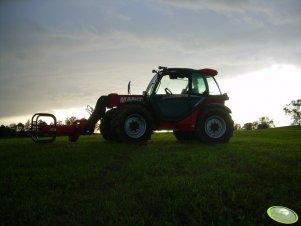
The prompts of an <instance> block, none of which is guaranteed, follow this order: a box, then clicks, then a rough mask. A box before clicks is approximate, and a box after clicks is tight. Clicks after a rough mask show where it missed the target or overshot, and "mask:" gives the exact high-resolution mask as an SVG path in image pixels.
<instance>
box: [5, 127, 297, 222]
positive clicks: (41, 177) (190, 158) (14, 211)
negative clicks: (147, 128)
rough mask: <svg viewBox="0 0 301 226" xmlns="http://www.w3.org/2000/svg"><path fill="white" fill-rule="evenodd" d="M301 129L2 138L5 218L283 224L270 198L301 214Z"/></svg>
mask: <svg viewBox="0 0 301 226" xmlns="http://www.w3.org/2000/svg"><path fill="white" fill-rule="evenodd" d="M300 138H301V128H300V127H286V128H276V129H267V130H256V131H238V132H235V133H234V136H233V138H232V139H231V141H230V142H229V143H228V144H222V145H205V144H200V143H198V142H190V143H180V142H178V141H176V140H175V138H174V137H173V135H172V134H170V133H165V134H154V135H153V139H152V141H150V142H149V143H148V144H147V145H141V146H136V145H126V144H119V143H110V142H104V141H103V140H102V138H100V137H99V135H98V136H96V135H94V136H82V137H81V138H80V140H79V141H78V142H77V143H69V142H68V141H67V138H65V137H60V138H58V139H57V140H56V141H55V142H54V143H52V144H34V143H33V142H32V141H31V140H30V139H29V138H22V139H20V138H18V139H17V138H16V139H1V140H0V198H1V201H0V225H204V226H207V225H208V226H212V225H214V226H216V225H223V226H226V225H231V226H233V225H279V224H278V223H276V222H273V221H272V220H271V219H270V218H269V217H268V216H267V214H266V210H267V209H268V207H270V206H273V205H283V206H287V207H289V208H291V209H293V210H295V212H297V213H298V214H299V217H300V216H301V161H300V160H301V139H300ZM298 223H300V220H299V222H298Z"/></svg>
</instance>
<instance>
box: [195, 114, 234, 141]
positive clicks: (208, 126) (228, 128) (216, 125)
mask: <svg viewBox="0 0 301 226" xmlns="http://www.w3.org/2000/svg"><path fill="white" fill-rule="evenodd" d="M233 124H234V123H233V120H232V118H231V116H230V114H229V113H228V112H225V111H224V110H222V109H210V110H207V111H205V112H204V113H203V114H201V115H200V116H199V118H198V122H197V135H198V138H199V140H200V141H201V142H204V143H227V142H228V141H229V140H230V138H231V137H232V134H233V130H234V125H233Z"/></svg>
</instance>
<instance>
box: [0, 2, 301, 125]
mask: <svg viewBox="0 0 301 226" xmlns="http://www.w3.org/2000/svg"><path fill="white" fill-rule="evenodd" d="M300 11H301V1H300V0H244V1H240V0H215V1H210V0H114V1H110V0H106V1H105V0H85V1H81V0H64V1H60V0H22V1H21V0H1V1H0V124H5V125H9V124H10V123H18V122H23V123H25V122H26V120H27V119H30V118H31V116H32V115H33V114H34V113H36V112H50V113H54V114H55V115H56V116H57V117H58V119H59V120H62V121H64V119H65V118H66V117H70V116H73V115H75V116H77V117H78V118H81V117H86V118H87V117H88V116H89V114H88V113H87V112H86V111H85V108H86V106H87V105H91V106H94V105H95V102H96V100H97V99H98V97H99V96H101V95H107V94H109V93H120V94H126V93H127V83H128V81H132V93H133V94H134V93H135V94H141V93H142V91H143V90H145V88H146V86H147V84H148V82H149V81H150V79H151V77H152V76H153V75H152V73H151V70H152V69H157V67H158V66H159V65H162V66H167V67H186V68H194V69H200V68H207V67H209V68H214V69H216V70H218V72H219V73H218V75H217V76H216V79H217V81H218V82H219V85H220V88H221V90H222V91H223V92H227V93H228V95H229V97H230V100H229V101H228V102H227V103H226V105H227V106H229V107H230V108H231V109H232V112H233V114H232V117H233V119H234V121H235V122H236V123H240V124H244V123H246V122H253V121H256V120H258V118H259V117H262V116H268V117H269V118H270V119H273V120H274V122H275V124H276V126H284V125H289V124H290V121H291V120H290V118H289V117H288V116H285V115H284V111H283V110H282V109H283V107H284V106H285V105H286V104H289V103H290V101H291V100H297V99H301V88H300V87H301V85H300V84H301V59H300V58H301V42H300V38H301V14H300Z"/></svg>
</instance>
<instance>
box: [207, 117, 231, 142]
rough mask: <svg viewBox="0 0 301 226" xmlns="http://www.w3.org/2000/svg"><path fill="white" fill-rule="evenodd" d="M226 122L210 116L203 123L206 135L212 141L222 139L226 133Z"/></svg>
mask: <svg viewBox="0 0 301 226" xmlns="http://www.w3.org/2000/svg"><path fill="white" fill-rule="evenodd" d="M226 127H227V126H226V122H225V120H224V119H223V118H221V117H219V116H211V117H209V118H208V119H207V120H206V122H205V132H206V134H207V135H208V136H209V137H211V138H214V139H217V138H220V137H222V136H223V135H224V134H225V132H226Z"/></svg>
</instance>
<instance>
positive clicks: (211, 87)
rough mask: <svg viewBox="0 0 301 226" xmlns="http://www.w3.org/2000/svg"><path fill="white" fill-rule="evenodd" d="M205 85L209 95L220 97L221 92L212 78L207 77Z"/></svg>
mask: <svg viewBox="0 0 301 226" xmlns="http://www.w3.org/2000/svg"><path fill="white" fill-rule="evenodd" d="M207 83H208V89H209V95H221V91H220V89H219V87H218V85H217V83H216V81H215V79H214V78H213V77H211V76H208V77H207Z"/></svg>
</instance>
